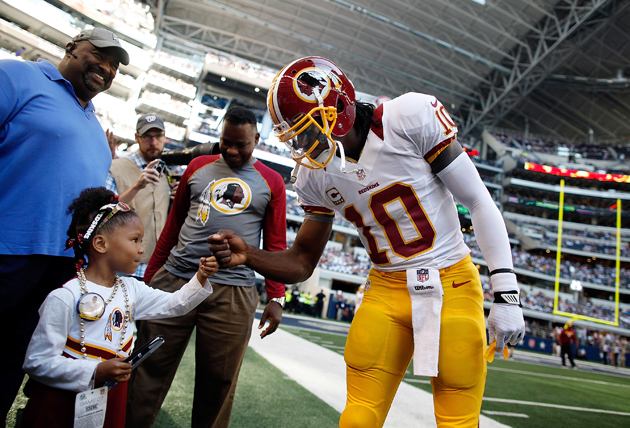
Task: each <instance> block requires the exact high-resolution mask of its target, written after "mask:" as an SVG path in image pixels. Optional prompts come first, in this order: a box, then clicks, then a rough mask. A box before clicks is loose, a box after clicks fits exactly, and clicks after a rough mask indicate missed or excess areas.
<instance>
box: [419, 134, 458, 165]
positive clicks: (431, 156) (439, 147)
mask: <svg viewBox="0 0 630 428" xmlns="http://www.w3.org/2000/svg"><path fill="white" fill-rule="evenodd" d="M453 140H455V137H452V138H449V139H448V140H444V141H442V142H441V143H440V144H438V145H437V146H435V147H433V148H432V149H431V150H429V152H428V153H427V154H426V155H424V160H426V161H427V162H428V163H431V162H433V161H434V160H435V158H436V157H438V155H439V154H440V153H442V152H443V151H444V150H446V148H447V147H448V146H449V145H450V144H451V143H452V142H453Z"/></svg>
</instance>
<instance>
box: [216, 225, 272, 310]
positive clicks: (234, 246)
mask: <svg viewBox="0 0 630 428" xmlns="http://www.w3.org/2000/svg"><path fill="white" fill-rule="evenodd" d="M207 241H208V244H210V246H209V248H210V251H211V252H212V254H214V256H215V257H216V258H217V261H218V262H219V265H220V266H223V267H233V266H238V265H242V264H245V262H247V244H246V243H245V241H244V240H243V238H241V237H240V236H238V235H237V234H236V233H234V232H233V231H231V230H219V231H218V232H217V233H215V234H214V235H210V236H208V239H207ZM276 304H277V303H276Z"/></svg>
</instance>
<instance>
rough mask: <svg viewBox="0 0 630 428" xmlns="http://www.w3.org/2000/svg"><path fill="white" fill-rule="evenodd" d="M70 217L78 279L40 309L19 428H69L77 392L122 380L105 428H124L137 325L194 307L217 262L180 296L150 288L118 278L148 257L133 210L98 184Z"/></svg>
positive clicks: (207, 290)
mask: <svg viewBox="0 0 630 428" xmlns="http://www.w3.org/2000/svg"><path fill="white" fill-rule="evenodd" d="M68 213H72V214H73V215H72V223H71V224H70V228H69V229H68V236H69V237H70V238H69V239H68V244H67V247H68V248H70V247H72V248H73V249H74V253H75V258H76V260H77V277H76V278H73V279H72V280H70V281H68V282H67V283H66V284H65V285H64V286H63V287H61V288H59V289H57V290H54V291H52V292H51V293H50V294H49V295H48V297H47V298H46V300H45V301H44V303H43V305H42V306H41V308H40V310H39V315H40V319H39V324H38V325H37V328H36V329H35V332H34V333H33V336H32V338H31V341H30V344H29V347H28V351H27V353H26V359H25V361H24V366H23V367H24V370H25V371H26V372H27V373H28V375H29V376H30V380H31V381H32V382H31V381H29V384H30V385H29V388H28V389H30V390H31V391H30V400H29V402H28V405H27V407H26V409H25V412H24V417H23V421H22V426H23V427H72V426H73V424H74V417H75V415H74V407H75V397H76V395H77V393H79V392H84V391H88V390H91V389H94V388H98V387H101V386H103V384H104V383H105V382H118V383H117V384H116V386H114V387H113V388H112V389H110V390H109V392H108V396H107V410H106V417H105V427H122V426H124V424H125V403H126V399H127V383H126V381H127V380H128V379H129V376H130V374H131V365H130V364H129V363H125V362H124V359H125V357H126V356H127V355H128V354H129V351H130V349H131V344H132V341H133V324H134V322H135V320H137V319H159V318H168V317H175V316H180V315H183V314H185V313H187V312H188V311H190V310H191V309H193V308H194V307H195V306H197V305H198V304H199V303H201V302H202V301H203V300H204V299H205V298H206V297H208V296H209V295H210V294H211V293H212V286H211V284H210V282H209V281H207V279H208V277H209V276H210V275H213V274H214V273H215V272H216V271H217V269H218V264H217V262H216V259H215V258H214V257H210V258H201V261H200V262H201V263H200V266H199V270H198V271H197V275H196V276H194V277H193V278H192V280H191V281H190V282H189V283H187V284H186V285H184V287H182V288H181V289H180V290H179V291H177V292H175V293H172V294H171V293H166V292H164V291H161V290H156V289H153V288H150V287H148V286H147V285H146V284H144V283H143V282H140V281H138V280H136V279H134V278H130V277H122V278H121V277H119V276H118V275H117V273H116V272H121V273H125V274H133V273H134V272H135V271H136V269H137V267H138V264H139V263H140V259H141V257H142V254H143V252H144V250H143V249H142V245H141V241H142V236H143V234H144V226H143V224H142V221H141V220H140V217H138V215H137V214H136V213H135V212H133V211H131V210H130V208H129V207H128V206H127V205H125V204H124V203H121V202H118V199H117V196H115V195H114V193H112V192H110V191H109V190H107V189H105V188H103V187H98V188H90V189H86V190H84V191H83V192H82V193H81V195H80V196H79V197H78V198H77V199H75V200H74V201H73V202H72V204H70V206H69V207H68ZM86 256H87V260H86ZM86 266H87V267H86ZM139 345H144V344H142V343H141V344H139ZM149 358H150V357H149Z"/></svg>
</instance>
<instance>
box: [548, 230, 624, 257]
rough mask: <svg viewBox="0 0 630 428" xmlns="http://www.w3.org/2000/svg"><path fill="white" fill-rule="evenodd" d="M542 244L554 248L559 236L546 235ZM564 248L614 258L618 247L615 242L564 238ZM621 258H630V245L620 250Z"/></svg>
mask: <svg viewBox="0 0 630 428" xmlns="http://www.w3.org/2000/svg"><path fill="white" fill-rule="evenodd" d="M542 242H544V243H545V244H549V245H552V246H556V245H557V244H558V235H557V234H556V235H554V234H553V232H549V233H544V234H543V239H542ZM562 247H564V248H568V249H572V250H579V251H584V252H587V253H595V254H606V255H609V256H614V255H616V254H617V245H616V244H615V243H614V242H613V241H610V242H606V241H598V242H595V241H587V240H581V239H579V238H578V239H571V238H565V237H564V236H563V237H562ZM620 254H621V257H630V247H628V243H627V242H624V243H623V245H622V246H621V248H620Z"/></svg>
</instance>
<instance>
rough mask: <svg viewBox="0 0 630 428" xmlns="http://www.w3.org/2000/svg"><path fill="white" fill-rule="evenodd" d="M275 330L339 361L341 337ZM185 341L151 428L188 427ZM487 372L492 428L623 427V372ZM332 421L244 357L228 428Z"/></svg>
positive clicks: (524, 368)
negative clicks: (499, 426)
mask: <svg viewBox="0 0 630 428" xmlns="http://www.w3.org/2000/svg"><path fill="white" fill-rule="evenodd" d="M283 328H284V329H285V330H286V331H289V332H290V333H293V334H296V335H298V336H301V337H303V338H305V339H308V340H310V341H312V342H314V343H316V344H318V345H320V346H322V347H326V348H328V349H330V350H333V351H335V352H338V353H340V354H343V347H344V345H345V341H346V337H345V335H342V334H331V333H322V332H316V331H309V330H305V329H299V328H293V327H283ZM192 337H193V341H191V343H190V345H189V346H188V349H187V350H186V353H185V355H184V358H183V360H182V363H181V365H180V368H179V371H178V373H177V376H176V377H175V380H174V383H173V387H172V388H171V390H170V392H169V394H168V396H167V398H166V400H165V402H164V406H163V407H162V410H161V412H160V414H159V416H158V419H157V421H156V423H155V425H154V427H156V428H176V427H177V428H179V427H190V412H191V406H192V390H193V388H192V385H193V384H194V337H195V335H194V334H193V336H192ZM519 352H523V353H524V351H519ZM488 368H489V370H488V378H487V383H486V392H485V397H484V403H483V406H482V413H483V414H484V415H485V416H487V417H490V418H492V419H495V420H497V421H498V422H501V423H503V424H506V425H509V426H511V427H515V428H526V427H527V428H600V427H601V428H607V427H610V428H613V427H614V428H625V427H630V376H628V375H627V373H628V370H630V369H619V370H620V371H624V372H622V373H626V376H622V375H621V373H620V375H617V376H615V375H608V374H598V373H591V372H585V371H581V370H567V369H562V368H560V367H550V366H545V365H537V364H531V363H525V362H519V361H513V360H507V361H503V360H495V362H493V363H492V364H490V365H489V366H488ZM405 382H408V383H409V384H411V385H413V386H415V387H417V388H421V389H423V390H425V391H428V392H430V390H431V387H430V384H429V381H428V378H422V377H416V376H413V375H412V374H411V369H409V370H408V373H407V375H406V376H405ZM23 406H24V399H23V397H20V398H19V399H18V400H17V401H16V403H15V404H14V409H13V410H12V412H11V414H10V415H9V423H8V425H7V426H8V427H14V426H19V422H18V424H16V411H18V410H19V407H23ZM17 419H18V420H19V415H18V417H17ZM338 419H339V413H338V412H337V411H335V410H334V409H332V408H331V407H330V406H328V405H327V404H326V403H324V402H323V401H321V400H320V399H319V398H317V397H316V396H315V395H313V394H311V393H310V392H309V391H307V390H306V389H304V388H303V387H301V386H300V385H298V384H297V383H296V382H295V381H293V380H291V379H290V378H288V377H286V376H285V375H284V374H283V373H282V372H281V371H279V370H278V369H277V368H276V367H274V366H273V365H271V364H270V363H268V362H267V361H266V360H265V359H264V358H262V357H260V356H259V355H258V354H257V353H256V352H254V351H253V350H252V349H248V351H247V354H246V356H245V361H244V362H243V368H242V370H241V375H240V378H239V382H238V386H237V389H236V398H235V403H234V408H233V412H232V421H231V424H230V426H231V427H234V428H285V427H286V428H298V427H299V428H302V427H305V428H306V427H313V428H328V427H331V428H333V427H336V426H338V425H337V423H338Z"/></svg>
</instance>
